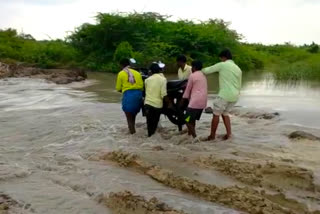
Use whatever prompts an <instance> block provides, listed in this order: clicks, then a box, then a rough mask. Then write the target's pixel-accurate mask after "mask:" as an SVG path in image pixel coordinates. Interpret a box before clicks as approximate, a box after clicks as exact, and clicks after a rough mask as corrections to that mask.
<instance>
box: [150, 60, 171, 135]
mask: <svg viewBox="0 0 320 214" xmlns="http://www.w3.org/2000/svg"><path fill="white" fill-rule="evenodd" d="M150 71H151V77H149V78H147V79H146V80H145V90H146V97H145V113H146V118H147V127H148V137H151V136H152V135H153V134H154V133H155V132H156V130H157V127H158V123H159V120H160V115H161V111H162V110H161V109H162V107H163V99H164V97H166V96H167V79H166V78H165V77H164V75H163V74H162V73H161V71H162V68H161V66H159V64H158V63H152V64H151V66H150Z"/></svg>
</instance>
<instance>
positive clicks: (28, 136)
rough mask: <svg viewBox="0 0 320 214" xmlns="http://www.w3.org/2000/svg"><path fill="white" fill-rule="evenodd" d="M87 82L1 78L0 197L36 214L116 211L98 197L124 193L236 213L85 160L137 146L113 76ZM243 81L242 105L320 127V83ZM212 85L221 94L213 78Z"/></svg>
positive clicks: (180, 206)
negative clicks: (1, 194) (69, 83)
mask: <svg viewBox="0 0 320 214" xmlns="http://www.w3.org/2000/svg"><path fill="white" fill-rule="evenodd" d="M89 79H90V80H95V81H98V82H96V84H94V85H91V86H89V87H86V88H84V89H82V88H81V89H75V88H72V87H70V86H57V85H55V84H50V83H47V82H45V81H44V80H36V79H8V80H0V123H1V129H0V136H1V138H0V192H5V193H6V194H8V195H10V196H11V197H13V198H14V199H16V200H18V201H20V202H21V203H25V204H30V205H31V208H32V209H33V212H35V213H47V214H49V213H68V214H73V213H111V212H110V210H108V208H106V207H105V206H103V205H101V204H98V203H97V202H96V201H95V200H94V198H95V197H96V196H98V195H99V194H102V193H109V192H111V191H121V190H131V191H133V192H135V193H138V194H141V195H144V196H147V197H151V196H156V197H157V198H159V199H160V200H162V201H164V202H166V203H168V204H169V205H171V206H174V207H175V208H176V209H183V210H185V211H188V212H189V213H197V214H200V213H203V214H207V213H237V212H236V211H232V210H231V209H228V208H225V207H223V206H220V205H217V204H214V203H209V202H205V201H203V200H200V199H197V198H194V197H192V196H190V195H187V194H183V193H181V192H179V191H176V190H173V189H170V188H168V187H165V186H163V185H161V184H159V183H157V182H156V181H153V180H151V179H149V178H147V177H145V176H143V175H139V174H137V173H135V172H133V171H129V170H126V169H123V168H119V167H117V166H115V165H107V164H103V163H99V162H90V161H87V160H86V157H88V156H89V155H90V154H93V153H96V152H99V151H101V150H110V151H111V150H114V149H119V148H124V147H129V146H132V145H134V146H135V145H136V144H131V143H130V142H129V140H130V139H129V138H128V137H121V136H125V135H124V133H125V131H126V123H125V120H124V118H123V114H122V112H121V110H120V105H119V104H118V103H119V101H120V94H119V93H117V92H115V90H114V85H115V76H114V75H111V74H101V73H92V74H89ZM244 80H245V82H244V84H243V92H242V97H241V100H240V102H239V105H240V106H243V107H256V108H262V109H272V110H276V111H279V112H280V113H281V115H282V119H283V123H290V124H292V123H295V124H299V125H301V126H310V127H317V128H320V108H319V107H320V99H319V98H320V90H319V89H320V84H314V85H312V84H309V83H308V84H307V83H303V82H301V83H299V84H295V85H292V84H290V85H288V84H281V83H275V82H274V81H273V80H270V79H268V78H267V76H265V75H264V76H262V77H261V76H260V77H258V76H257V75H254V74H246V75H245V77H244ZM80 85H81V84H80ZM209 86H210V88H209V90H210V93H216V92H217V87H218V86H217V80H216V76H212V77H210V78H209ZM143 121H144V119H142V118H139V123H140V125H141V124H142V123H143ZM128 139H129V140H128ZM135 141H137V145H140V144H138V141H139V138H135ZM134 146H133V147H134Z"/></svg>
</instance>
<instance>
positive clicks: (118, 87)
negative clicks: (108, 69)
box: [116, 73, 122, 92]
mask: <svg viewBox="0 0 320 214" xmlns="http://www.w3.org/2000/svg"><path fill="white" fill-rule="evenodd" d="M116 90H117V91H118V92H122V78H121V74H120V73H119V74H118V76H117V83H116Z"/></svg>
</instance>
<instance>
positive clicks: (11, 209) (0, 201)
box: [0, 192, 33, 214]
mask: <svg viewBox="0 0 320 214" xmlns="http://www.w3.org/2000/svg"><path fill="white" fill-rule="evenodd" d="M18 213H25V214H28V213H33V210H32V209H31V208H30V204H22V203H19V202H18V201H16V200H14V199H12V198H11V197H10V196H8V195H6V194H3V193H1V192H0V214H18Z"/></svg>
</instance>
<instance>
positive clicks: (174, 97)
mask: <svg viewBox="0 0 320 214" xmlns="http://www.w3.org/2000/svg"><path fill="white" fill-rule="evenodd" d="M139 70H140V73H141V75H142V79H143V80H145V79H147V78H148V77H149V76H150V74H149V71H148V69H139ZM187 83H188V80H169V81H168V82H167V97H168V99H167V100H164V101H163V108H162V114H164V115H165V116H166V117H167V118H168V119H169V120H170V122H172V123H173V124H175V125H177V126H178V128H179V131H181V130H182V126H183V125H184V124H185V123H186V122H185V119H184V118H185V116H184V115H185V111H186V108H187V105H188V103H187V102H184V103H183V104H182V102H181V100H182V96H183V93H184V90H185V89H186V87H187Z"/></svg>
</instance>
